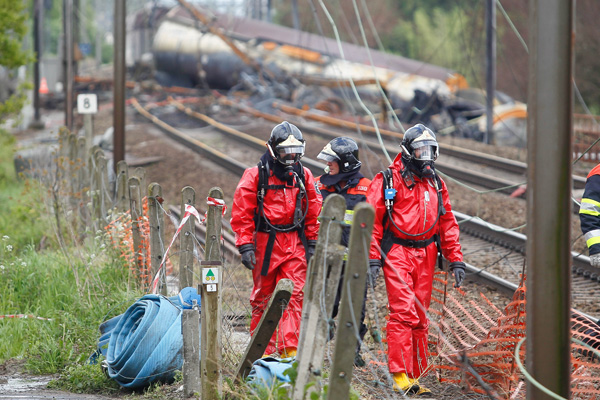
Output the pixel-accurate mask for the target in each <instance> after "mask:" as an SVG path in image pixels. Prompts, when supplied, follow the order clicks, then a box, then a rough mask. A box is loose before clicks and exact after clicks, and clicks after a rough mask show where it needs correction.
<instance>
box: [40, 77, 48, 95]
mask: <svg viewBox="0 0 600 400" xmlns="http://www.w3.org/2000/svg"><path fill="white" fill-rule="evenodd" d="M40 94H48V82H46V78H42V82H40Z"/></svg>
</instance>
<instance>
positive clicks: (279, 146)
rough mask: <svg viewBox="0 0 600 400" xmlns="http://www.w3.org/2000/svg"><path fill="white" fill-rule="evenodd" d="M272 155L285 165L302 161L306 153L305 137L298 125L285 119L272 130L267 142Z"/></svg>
mask: <svg viewBox="0 0 600 400" xmlns="http://www.w3.org/2000/svg"><path fill="white" fill-rule="evenodd" d="M267 148H268V149H269V151H270V152H271V156H273V158H274V159H276V160H277V161H279V162H280V163H282V164H284V165H292V164H295V163H297V162H298V161H300V158H302V156H303V155H304V139H303V138H302V132H300V129H298V127H297V126H296V125H293V124H290V123H289V122H287V121H283V122H282V123H280V124H279V125H276V126H275V127H274V128H273V130H272V131H271V137H270V138H269V141H268V142H267Z"/></svg>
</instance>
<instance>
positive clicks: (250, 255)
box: [238, 243, 256, 271]
mask: <svg viewBox="0 0 600 400" xmlns="http://www.w3.org/2000/svg"><path fill="white" fill-rule="evenodd" d="M238 250H239V251H240V254H241V255H242V264H244V267H246V268H248V269H249V270H250V271H252V270H253V269H254V264H256V256H255V255H254V245H253V244H252V243H248V244H243V245H241V246H240V247H239V248H238Z"/></svg>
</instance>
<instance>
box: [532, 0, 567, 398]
mask: <svg viewBox="0 0 600 400" xmlns="http://www.w3.org/2000/svg"><path fill="white" fill-rule="evenodd" d="M573 16H574V11H573V0H529V37H530V44H529V46H528V47H529V99H528V104H527V112H528V117H527V249H526V250H527V341H526V343H527V356H526V367H527V371H528V372H529V373H530V374H531V375H532V376H533V378H534V379H535V380H536V381H537V382H538V383H539V384H540V385H541V386H543V387H544V388H545V389H547V390H549V391H550V392H552V393H554V394H556V395H558V396H560V397H562V398H565V399H569V398H571V397H570V392H571V320H570V317H571V291H570V289H571V259H572V256H571V240H570V239H571V206H572V204H571V188H572V167H571V164H572V162H571V161H572V144H571V142H572V136H573ZM553 398H555V397H553V396H550V395H549V394H548V393H547V392H545V391H543V390H542V389H540V387H539V386H538V385H535V384H533V383H532V382H531V381H530V380H527V399H534V400H540V399H543V400H546V399H548V400H549V399H553Z"/></svg>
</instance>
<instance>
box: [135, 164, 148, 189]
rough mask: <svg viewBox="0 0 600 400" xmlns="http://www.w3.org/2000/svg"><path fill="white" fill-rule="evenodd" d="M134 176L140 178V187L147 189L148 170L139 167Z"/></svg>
mask: <svg viewBox="0 0 600 400" xmlns="http://www.w3.org/2000/svg"><path fill="white" fill-rule="evenodd" d="M133 175H135V176H137V177H138V178H140V187H143V188H145V187H146V170H145V169H144V168H142V167H137V168H136V169H135V171H133Z"/></svg>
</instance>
